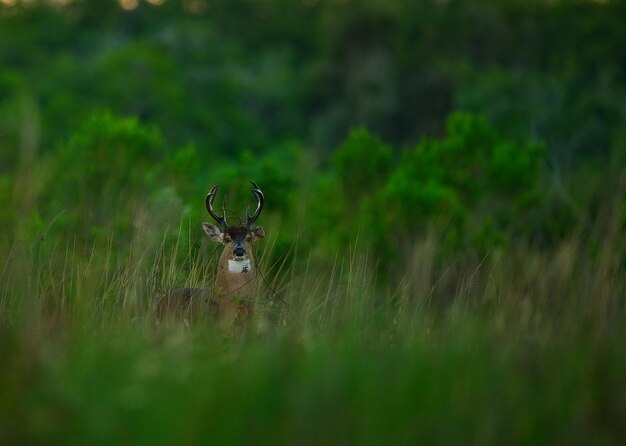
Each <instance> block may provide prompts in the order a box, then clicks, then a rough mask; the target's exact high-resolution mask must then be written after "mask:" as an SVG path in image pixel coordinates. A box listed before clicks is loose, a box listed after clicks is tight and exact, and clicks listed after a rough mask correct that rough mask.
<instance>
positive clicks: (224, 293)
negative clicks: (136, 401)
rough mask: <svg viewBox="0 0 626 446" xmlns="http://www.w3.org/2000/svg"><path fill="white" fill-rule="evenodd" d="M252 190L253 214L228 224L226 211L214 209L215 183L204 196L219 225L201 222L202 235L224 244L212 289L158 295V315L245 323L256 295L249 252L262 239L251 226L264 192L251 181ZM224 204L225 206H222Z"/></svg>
mask: <svg viewBox="0 0 626 446" xmlns="http://www.w3.org/2000/svg"><path fill="white" fill-rule="evenodd" d="M252 185H253V186H254V188H253V189H252V192H253V193H254V195H255V196H256V197H257V209H256V211H255V212H254V214H253V215H252V216H250V215H249V214H247V216H248V219H247V223H246V224H245V225H235V226H230V225H228V223H227V222H226V215H225V212H223V214H222V215H221V216H219V215H217V213H215V211H214V210H213V200H214V199H215V194H216V192H217V187H218V186H214V187H213V188H212V189H211V191H210V192H209V194H208V195H207V198H206V206H207V210H208V211H209V214H210V215H211V216H212V217H213V218H214V219H215V220H216V222H217V223H218V225H219V226H216V225H213V224H211V223H206V222H205V223H203V224H202V228H203V230H204V233H205V235H206V236H207V237H208V238H209V239H210V240H212V241H214V242H217V243H220V244H222V245H223V246H224V249H223V251H222V254H221V255H220V258H219V261H218V267H217V274H216V276H215V283H214V285H213V288H181V289H177V290H174V291H172V292H171V293H170V294H169V295H167V296H157V306H156V310H157V317H158V318H159V320H161V319H162V318H163V317H164V316H165V315H166V314H175V315H178V316H181V315H186V316H187V317H188V318H191V317H193V315H194V314H196V315H198V314H207V315H209V316H212V317H214V318H216V319H217V321H218V326H219V327H220V328H221V329H222V330H225V331H231V330H232V328H235V327H241V326H246V325H247V324H248V323H249V321H250V319H251V318H252V316H253V314H254V303H255V300H256V297H257V294H258V282H257V267H256V263H255V260H254V256H253V254H252V243H253V242H254V241H256V240H260V239H263V238H264V237H265V232H264V231H263V228H261V227H260V226H257V227H255V228H252V227H251V226H252V223H254V222H255V221H256V219H257V218H258V216H259V214H260V213H261V210H262V209H263V201H264V197H263V193H262V192H261V190H260V189H259V188H258V186H256V184H254V183H252ZM224 207H225V206H224Z"/></svg>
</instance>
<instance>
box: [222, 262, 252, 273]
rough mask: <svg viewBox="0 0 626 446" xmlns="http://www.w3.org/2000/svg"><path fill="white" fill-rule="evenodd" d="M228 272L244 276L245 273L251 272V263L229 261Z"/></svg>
mask: <svg viewBox="0 0 626 446" xmlns="http://www.w3.org/2000/svg"><path fill="white" fill-rule="evenodd" d="M228 271H230V272H231V273H241V274H245V273H248V272H250V271H252V263H251V262H250V259H246V260H229V261H228Z"/></svg>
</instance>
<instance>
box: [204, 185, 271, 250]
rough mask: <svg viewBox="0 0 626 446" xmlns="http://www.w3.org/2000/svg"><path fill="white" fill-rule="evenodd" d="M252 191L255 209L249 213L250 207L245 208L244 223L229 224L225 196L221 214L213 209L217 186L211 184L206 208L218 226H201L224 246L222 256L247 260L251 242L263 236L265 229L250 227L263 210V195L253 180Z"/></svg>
mask: <svg viewBox="0 0 626 446" xmlns="http://www.w3.org/2000/svg"><path fill="white" fill-rule="evenodd" d="M250 183H251V184H252V193H253V194H254V196H255V197H256V200H257V206H256V210H255V211H254V213H253V214H252V215H250V208H249V207H248V209H247V210H246V217H247V219H246V224H245V225H243V224H239V225H232V226H231V225H229V224H228V222H227V221H226V197H225V196H224V202H223V205H222V215H219V214H218V213H217V212H215V210H214V209H213V201H214V200H215V195H216V194H217V189H218V188H219V186H217V185H216V186H213V187H212V188H211V190H210V191H209V193H208V195H207V196H206V208H207V211H208V212H209V215H210V216H211V217H213V219H214V220H215V222H216V223H217V224H218V226H216V225H214V224H211V223H206V222H205V223H203V224H202V228H203V229H204V233H205V234H206V236H207V237H208V238H209V239H210V240H212V241H214V242H217V243H221V244H222V245H224V246H225V249H224V252H223V253H222V257H224V256H226V258H227V259H228V260H231V261H235V262H244V261H249V258H250V253H251V252H252V251H251V248H252V243H253V242H254V241H256V240H260V239H262V238H264V237H265V231H263V228H262V227H260V226H256V227H254V228H253V227H252V225H253V224H254V222H255V221H256V220H257V218H259V215H260V214H261V211H262V210H263V202H264V196H263V192H261V189H259V186H257V185H256V184H255V183H254V182H253V181H250Z"/></svg>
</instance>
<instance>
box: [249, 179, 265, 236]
mask: <svg viewBox="0 0 626 446" xmlns="http://www.w3.org/2000/svg"><path fill="white" fill-rule="evenodd" d="M250 183H251V184H252V193H253V194H254V196H255V197H256V203H257V205H256V210H255V211H254V214H252V216H250V207H249V206H248V209H246V216H247V217H248V222H247V223H246V226H247V227H248V228H249V227H250V226H252V224H253V223H254V222H255V221H256V219H257V218H259V215H260V214H261V211H262V210H263V201H264V200H265V197H263V192H261V189H259V186H257V185H256V183H255V182H254V181H250Z"/></svg>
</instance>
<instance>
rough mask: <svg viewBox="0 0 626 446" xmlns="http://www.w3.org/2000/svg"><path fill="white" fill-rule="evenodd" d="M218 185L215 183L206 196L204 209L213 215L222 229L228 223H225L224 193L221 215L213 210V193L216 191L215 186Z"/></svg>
mask: <svg viewBox="0 0 626 446" xmlns="http://www.w3.org/2000/svg"><path fill="white" fill-rule="evenodd" d="M218 187H219V186H218V185H215V186H213V187H212V188H211V190H210V191H209V193H208V194H207V196H206V210H207V211H209V215H211V217H213V219H214V220H215V221H216V222H217V223H218V224H219V225H220V226H221V227H222V229H226V227H227V226H228V223H226V195H224V203H223V205H222V215H221V216H219V215H217V212H215V211H214V210H213V201H214V200H215V194H216V193H217V188H218Z"/></svg>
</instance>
